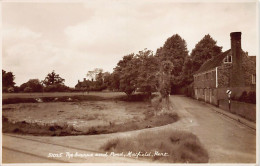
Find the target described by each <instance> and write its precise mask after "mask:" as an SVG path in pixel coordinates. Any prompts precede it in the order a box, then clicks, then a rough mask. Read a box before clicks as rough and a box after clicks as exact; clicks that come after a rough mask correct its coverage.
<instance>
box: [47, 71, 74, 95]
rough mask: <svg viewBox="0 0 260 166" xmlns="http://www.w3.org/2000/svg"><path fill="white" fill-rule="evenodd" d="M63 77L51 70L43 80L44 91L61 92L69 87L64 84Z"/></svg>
mask: <svg viewBox="0 0 260 166" xmlns="http://www.w3.org/2000/svg"><path fill="white" fill-rule="evenodd" d="M64 81H65V79H63V78H61V77H60V76H59V74H56V73H55V71H54V70H53V71H52V72H51V73H49V74H48V75H47V76H46V77H45V79H44V80H43V84H44V91H46V92H63V91H68V90H69V87H67V86H65V85H64Z"/></svg>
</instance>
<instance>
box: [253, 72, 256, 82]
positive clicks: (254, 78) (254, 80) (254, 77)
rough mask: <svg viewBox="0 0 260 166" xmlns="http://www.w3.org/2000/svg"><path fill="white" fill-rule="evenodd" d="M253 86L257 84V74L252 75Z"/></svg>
mask: <svg viewBox="0 0 260 166" xmlns="http://www.w3.org/2000/svg"><path fill="white" fill-rule="evenodd" d="M252 84H256V75H255V74H253V75H252Z"/></svg>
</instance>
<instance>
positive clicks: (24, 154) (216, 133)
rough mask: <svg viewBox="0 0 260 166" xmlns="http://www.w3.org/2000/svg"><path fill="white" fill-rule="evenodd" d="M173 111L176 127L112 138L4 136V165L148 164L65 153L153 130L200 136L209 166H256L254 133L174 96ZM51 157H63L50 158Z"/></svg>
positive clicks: (93, 149) (95, 149)
mask: <svg viewBox="0 0 260 166" xmlns="http://www.w3.org/2000/svg"><path fill="white" fill-rule="evenodd" d="M170 100H171V103H172V105H173V108H174V111H176V112H177V113H178V115H179V116H180V120H179V121H178V122H176V123H173V124H169V125H166V126H161V127H155V128H149V129H143V130H138V131H129V132H122V133H113V134H102V135H90V136H66V137H47V136H30V135H15V134H3V163H14V162H15V163H24V162H28V163H30V162H32V163H34V162H35V163H50V162H73V163H76V162H88V163H89V162H91V163H95V162H108V163H111V162H119V163H122V162H147V161H144V160H136V159H133V158H123V157H86V158H69V157H66V152H70V153H76V152H78V153H81V154H84V153H85V154H91V153H99V148H100V146H102V145H103V144H104V143H105V142H106V141H107V140H109V139H111V138H115V137H119V136H125V135H128V136H132V135H135V134H138V133H140V132H145V131H147V130H152V131H154V132H156V131H158V130H166V129H173V130H185V131H189V132H192V133H194V134H195V135H197V136H198V138H199V139H200V141H201V142H202V144H203V145H204V147H205V148H206V149H207V150H208V152H209V157H210V159H209V162H210V163H255V162H256V132H255V130H253V129H251V128H249V127H247V126H245V125H243V124H241V123H239V122H238V121H235V120H232V119H230V118H228V117H226V116H224V115H221V114H219V113H216V112H215V111H214V109H218V108H213V107H212V106H209V105H208V104H205V103H203V102H200V101H197V100H194V99H191V98H187V97H184V96H171V98H170ZM49 153H52V154H56V155H57V154H60V153H63V154H62V157H59V156H58V157H48V155H49Z"/></svg>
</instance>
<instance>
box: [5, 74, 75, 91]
mask: <svg viewBox="0 0 260 166" xmlns="http://www.w3.org/2000/svg"><path fill="white" fill-rule="evenodd" d="M14 79H15V76H14V75H13V73H12V72H6V71H5V70H2V80H3V84H2V91H3V92H64V91H68V90H69V89H70V88H69V87H67V86H66V85H64V81H65V79H63V78H61V77H60V76H59V74H56V73H55V71H54V70H53V71H52V72H51V73H49V74H48V75H47V76H46V77H45V79H44V80H42V81H40V80H39V79H29V80H28V81H27V82H25V83H23V84H22V85H20V86H15V82H14Z"/></svg>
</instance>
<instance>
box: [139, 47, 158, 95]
mask: <svg viewBox="0 0 260 166" xmlns="http://www.w3.org/2000/svg"><path fill="white" fill-rule="evenodd" d="M136 59H137V60H136V64H137V68H138V77H137V87H138V88H139V89H140V90H141V91H142V92H145V93H147V94H149V95H151V94H152V92H154V91H157V89H158V76H159V61H158V59H157V58H156V57H155V56H153V52H152V51H151V50H147V49H144V50H142V51H139V53H138V54H136Z"/></svg>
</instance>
